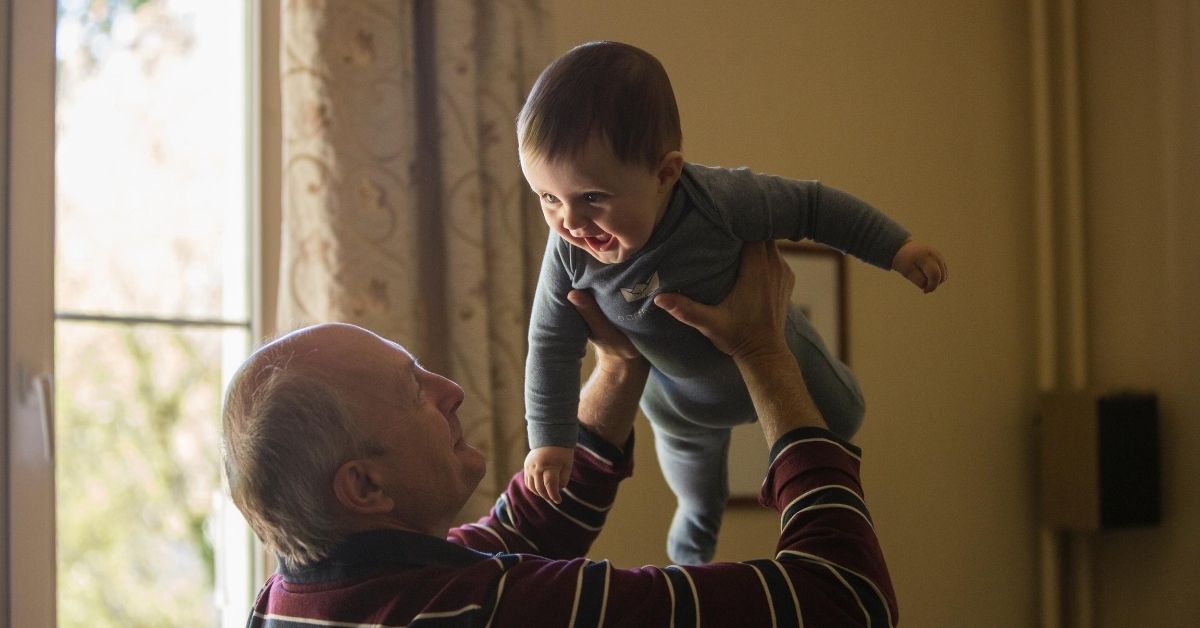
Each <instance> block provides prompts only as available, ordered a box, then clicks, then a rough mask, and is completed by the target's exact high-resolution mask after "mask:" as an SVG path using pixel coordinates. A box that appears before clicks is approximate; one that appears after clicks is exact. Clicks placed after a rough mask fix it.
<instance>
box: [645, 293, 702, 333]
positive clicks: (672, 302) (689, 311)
mask: <svg viewBox="0 0 1200 628" xmlns="http://www.w3.org/2000/svg"><path fill="white" fill-rule="evenodd" d="M654 304H655V305H657V306H658V307H661V308H662V309H664V310H666V311H667V313H668V314H670V315H671V316H674V317H675V320H677V321H679V322H681V323H685V324H687V325H691V326H692V327H698V326H699V325H700V323H701V321H702V319H703V318H704V313H703V311H701V308H702V307H703V306H701V305H700V304H699V303H696V302H695V301H693V300H691V299H689V298H687V297H685V296H683V295H682V294H678V293H674V292H664V293H662V294H660V295H657V296H655V297H654Z"/></svg>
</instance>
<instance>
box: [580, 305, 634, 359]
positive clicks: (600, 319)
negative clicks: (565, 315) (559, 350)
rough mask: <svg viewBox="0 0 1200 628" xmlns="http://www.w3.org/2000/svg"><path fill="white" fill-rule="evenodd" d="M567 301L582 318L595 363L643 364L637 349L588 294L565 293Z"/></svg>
mask: <svg viewBox="0 0 1200 628" xmlns="http://www.w3.org/2000/svg"><path fill="white" fill-rule="evenodd" d="M567 300H568V301H570V302H571V305H573V306H575V311H577V312H579V315H580V316H581V317H583V322H585V323H587V326H588V341H589V342H591V343H592V346H594V347H596V360H597V362H604V361H612V360H619V361H623V362H645V360H646V359H645V358H643V357H642V354H641V353H639V352H638V350H637V348H636V347H634V346H633V343H632V342H629V338H627V337H626V336H625V334H624V333H622V332H621V330H620V329H617V327H616V325H613V324H612V321H610V320H608V319H607V318H605V317H604V312H601V311H600V306H598V305H596V299H594V298H593V297H592V295H591V293H590V292H585V291H583V290H572V291H570V292H568V293H567Z"/></svg>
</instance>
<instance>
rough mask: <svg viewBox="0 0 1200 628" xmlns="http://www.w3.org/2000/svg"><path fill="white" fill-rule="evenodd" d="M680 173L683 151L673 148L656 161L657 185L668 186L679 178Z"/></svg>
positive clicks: (681, 171) (681, 172) (681, 170)
mask: <svg viewBox="0 0 1200 628" xmlns="http://www.w3.org/2000/svg"><path fill="white" fill-rule="evenodd" d="M681 174H683V153H681V152H679V151H677V150H673V151H671V152H669V153H667V154H666V155H663V158H662V160H661V161H659V162H658V172H657V176H658V185H659V187H665V188H670V187H671V186H672V185H675V182H676V181H678V180H679V175H681Z"/></svg>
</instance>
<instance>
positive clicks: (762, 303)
mask: <svg viewBox="0 0 1200 628" xmlns="http://www.w3.org/2000/svg"><path fill="white" fill-rule="evenodd" d="M790 288H791V277H790V273H789V272H788V271H787V270H786V267H785V266H783V263H782V260H780V259H779V257H778V254H777V252H775V251H774V246H773V245H770V246H764V245H762V244H758V245H748V246H747V247H746V251H745V252H744V253H743V258H742V266H741V270H740V271H739V278H738V285H737V286H736V287H735V288H734V291H733V293H731V294H730V296H729V297H728V298H727V299H726V300H725V301H724V302H722V303H721V304H720V305H719V306H717V307H716V308H712V309H705V308H704V307H703V306H699V309H697V306H696V304H694V303H692V302H690V301H680V300H677V299H676V298H675V297H674V296H673V295H661V296H660V297H659V298H658V299H657V300H656V302H658V303H659V305H660V306H662V307H665V308H667V309H668V310H669V311H670V312H671V313H672V314H673V315H675V316H677V317H678V318H680V319H681V320H684V321H685V322H689V323H690V324H695V325H696V326H697V328H698V329H700V330H701V331H702V332H704V333H705V334H706V335H708V336H709V337H710V338H711V339H712V340H713V342H714V344H716V346H717V347H719V348H721V349H722V350H724V351H726V352H727V353H729V354H730V355H732V356H734V359H735V360H736V362H737V364H738V366H739V367H740V368H741V370H742V373H743V376H744V377H745V379H746V382H747V385H748V387H749V388H750V391H751V396H752V398H753V400H754V403H755V407H756V409H757V410H758V412H759V417H760V421H761V422H762V426H763V430H764V435H765V436H766V437H767V440H768V442H769V443H770V444H771V445H772V449H771V466H770V470H769V471H768V474H767V478H766V482H765V483H764V488H763V492H762V495H761V497H760V501H761V502H762V503H763V504H764V505H765V506H768V507H771V508H774V509H775V510H776V511H777V512H779V513H780V528H781V532H780V537H779V542H778V545H777V547H776V553H775V555H774V556H773V557H772V558H764V559H760V560H750V561H745V562H742V563H714V564H709V565H704V566H699V567H681V566H675V565H672V566H668V567H661V568H660V567H652V566H647V567H641V568H639V569H615V568H613V567H612V566H611V565H610V564H609V563H608V562H607V561H599V562H595V561H590V560H586V559H582V558H577V559H574V560H549V559H544V558H540V557H522V559H521V560H520V561H515V562H513V563H511V564H508V565H506V566H505V567H503V570H504V573H503V575H502V576H501V577H500V579H501V582H502V585H501V586H500V587H498V591H499V592H498V593H497V596H498V599H496V600H495V601H494V604H495V606H493V608H492V609H491V613H490V614H491V616H492V620H493V621H492V624H493V625H496V626H509V625H513V626H516V625H566V624H568V623H572V622H573V623H575V624H583V625H605V624H608V625H630V626H694V625H704V626H707V627H710V628H711V627H713V626H801V625H804V626H822V627H827V626H876V627H890V626H893V625H895V623H896V621H897V608H896V600H895V592H894V591H893V589H892V585H891V580H890V578H889V576H888V573H887V567H886V565H885V563H884V559H883V554H882V552H881V550H880V548H879V543H878V541H877V539H876V537H875V532H874V528H873V526H872V523H871V518H870V514H869V513H868V511H867V508H866V504H865V501H864V499H863V493H862V486H861V484H860V482H859V455H860V452H859V450H858V448H857V447H855V446H854V445H851V444H849V443H846V442H843V441H840V440H839V439H837V437H835V436H833V435H832V434H831V433H829V432H828V431H827V430H825V429H823V428H821V427H818V426H820V425H821V424H822V423H823V421H822V419H821V417H820V415H819V413H818V412H817V410H816V408H815V407H814V406H813V404H812V401H811V399H808V393H807V390H806V389H805V387H804V380H803V377H802V376H801V374H800V372H799V370H798V369H795V368H793V367H792V366H790V365H788V364H786V363H785V362H784V361H783V360H782V359H780V358H779V353H778V351H777V349H778V345H777V344H776V340H775V339H774V338H773V336H775V335H780V337H781V334H782V329H783V327H782V318H781V317H782V316H783V315H784V314H783V311H782V306H783V303H785V302H786V301H787V295H788V292H789V291H790ZM792 363H793V364H794V359H793V360H792ZM598 440H600V439H598ZM600 442H602V443H604V445H606V446H611V445H612V443H611V442H608V441H603V440H600ZM625 453H628V452H625ZM584 466H586V465H583V464H580V465H578V466H577V468H579V467H584Z"/></svg>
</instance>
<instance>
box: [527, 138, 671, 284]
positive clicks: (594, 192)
mask: <svg viewBox="0 0 1200 628" xmlns="http://www.w3.org/2000/svg"><path fill="white" fill-rule="evenodd" d="M672 154H673V155H679V153H672ZM677 159H678V161H679V162H681V161H682V157H681V156H680V157H678V158H677ZM521 171H522V172H524V173H525V180H526V181H528V182H529V187H531V188H533V192H534V194H537V196H538V199H539V201H540V202H541V205H542V215H543V216H544V217H545V218H546V224H548V225H550V228H551V229H552V230H554V232H555V233H557V234H558V235H560V236H562V238H563V239H564V240H566V241H567V242H570V243H571V244H573V245H575V246H577V247H579V248H581V249H583V250H585V251H587V252H588V253H590V254H591V255H592V257H594V258H596V259H597V260H599V261H600V262H602V263H605V264H618V263H621V262H624V261H626V260H628V259H630V258H631V257H632V256H633V255H634V254H636V253H637V252H638V251H639V250H641V248H642V247H643V246H645V244H646V241H647V240H649V239H650V234H651V233H652V232H653V231H654V226H655V225H657V224H658V221H659V219H660V218H662V214H663V212H664V211H665V210H666V206H667V201H668V200H669V199H670V195H671V189H672V187H673V186H674V184H675V180H676V179H677V178H678V176H679V175H678V167H676V169H675V170H674V171H671V170H670V168H667V169H666V170H664V168H663V167H661V166H660V167H656V168H648V167H646V166H644V165H641V164H627V163H622V162H621V161H620V160H618V159H617V158H616V156H615V155H613V153H612V149H610V148H609V146H608V143H607V142H604V141H599V140H592V141H591V142H589V143H588V145H587V148H586V149H585V150H584V151H583V153H582V154H580V155H579V156H578V157H573V158H568V159H560V160H558V161H554V162H547V161H545V160H544V159H541V158H540V157H537V156H535V155H530V154H527V153H526V152H525V151H522V152H521ZM664 172H665V174H664ZM672 172H673V176H672Z"/></svg>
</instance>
